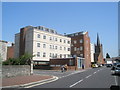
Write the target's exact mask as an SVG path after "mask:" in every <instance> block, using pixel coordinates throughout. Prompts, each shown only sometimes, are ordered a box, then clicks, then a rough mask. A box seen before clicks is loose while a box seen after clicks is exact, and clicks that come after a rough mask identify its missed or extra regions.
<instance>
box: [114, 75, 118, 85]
mask: <svg viewBox="0 0 120 90" xmlns="http://www.w3.org/2000/svg"><path fill="white" fill-rule="evenodd" d="M114 77H115V84H116V85H118V83H117V76H114Z"/></svg>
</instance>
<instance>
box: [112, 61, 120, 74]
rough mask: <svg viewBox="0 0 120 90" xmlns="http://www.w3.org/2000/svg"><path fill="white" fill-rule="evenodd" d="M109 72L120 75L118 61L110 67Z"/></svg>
mask: <svg viewBox="0 0 120 90" xmlns="http://www.w3.org/2000/svg"><path fill="white" fill-rule="evenodd" d="M111 73H112V74H113V75H120V63H119V64H116V65H115V66H113V67H112V68H111Z"/></svg>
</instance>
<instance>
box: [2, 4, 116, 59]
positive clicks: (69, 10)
mask: <svg viewBox="0 0 120 90" xmlns="http://www.w3.org/2000/svg"><path fill="white" fill-rule="evenodd" d="M28 25H32V26H45V27H48V28H52V29H55V30H56V31H57V32H58V33H60V34H64V33H66V34H71V33H75V32H80V31H88V33H89V36H90V40H91V43H93V44H95V43H96V42H97V41H96V40H97V33H98V34H99V37H100V42H101V43H102V44H103V52H104V57H105V55H106V53H109V54H110V56H111V57H115V56H118V3H117V2H3V3H2V40H5V41H10V42H14V37H15V34H16V33H19V31H20V28H22V27H25V26H28Z"/></svg>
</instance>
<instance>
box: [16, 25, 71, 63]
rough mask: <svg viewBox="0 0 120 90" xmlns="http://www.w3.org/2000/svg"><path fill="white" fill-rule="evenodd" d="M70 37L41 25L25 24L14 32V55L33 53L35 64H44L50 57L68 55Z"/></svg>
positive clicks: (65, 56)
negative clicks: (25, 25)
mask: <svg viewBox="0 0 120 90" xmlns="http://www.w3.org/2000/svg"><path fill="white" fill-rule="evenodd" d="M70 44H71V38H69V37H66V36H64V35H61V34H58V33H57V32H56V31H55V30H53V29H50V28H46V27H43V26H38V27H33V26H27V27H24V28H21V29H20V33H17V34H15V57H19V56H21V55H23V54H24V53H27V52H28V53H30V54H32V55H35V57H33V61H34V63H35V64H46V63H48V62H49V59H50V58H67V57H70Z"/></svg>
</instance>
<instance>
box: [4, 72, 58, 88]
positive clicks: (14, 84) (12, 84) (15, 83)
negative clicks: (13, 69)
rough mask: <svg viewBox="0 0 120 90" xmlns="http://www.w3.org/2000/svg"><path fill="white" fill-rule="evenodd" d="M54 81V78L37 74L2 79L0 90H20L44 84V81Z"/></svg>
mask: <svg viewBox="0 0 120 90" xmlns="http://www.w3.org/2000/svg"><path fill="white" fill-rule="evenodd" d="M56 79H57V77H55V76H50V75H49V76H48V75H37V74H34V75H27V76H16V77H10V78H2V88H20V87H26V86H29V85H33V84H37V83H45V82H46V81H52V80H56Z"/></svg>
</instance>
